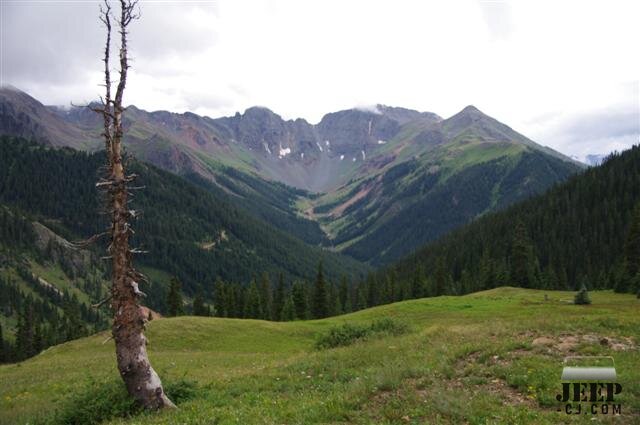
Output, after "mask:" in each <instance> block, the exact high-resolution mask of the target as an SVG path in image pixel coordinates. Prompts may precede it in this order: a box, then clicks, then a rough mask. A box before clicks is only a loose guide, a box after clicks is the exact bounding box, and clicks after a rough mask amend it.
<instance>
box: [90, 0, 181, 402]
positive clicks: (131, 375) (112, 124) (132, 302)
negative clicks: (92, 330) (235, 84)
mask: <svg viewBox="0 0 640 425" xmlns="http://www.w3.org/2000/svg"><path fill="white" fill-rule="evenodd" d="M136 3H137V1H136V0H120V11H121V13H120V16H118V17H116V18H115V20H116V22H117V25H118V27H119V31H120V57H119V62H120V78H119V81H118V86H117V90H116V95H115V99H111V80H110V73H109V53H110V41H111V19H112V18H113V17H112V15H111V8H110V6H109V3H108V0H105V7H104V8H101V16H100V19H101V21H102V22H103V23H104V25H105V27H106V28H107V43H106V48H105V58H104V62H105V85H106V98H105V99H103V102H102V104H103V105H102V108H98V109H96V110H97V112H100V113H102V115H103V117H104V137H105V147H106V151H107V169H108V177H107V179H103V180H102V181H100V182H99V183H98V184H97V186H98V187H102V188H105V187H106V188H107V192H108V205H109V209H110V214H111V229H110V232H109V234H110V242H111V243H110V245H109V248H108V252H109V254H110V256H111V260H112V266H113V267H112V286H111V308H112V310H113V314H114V317H113V325H112V328H111V331H112V335H113V339H114V341H115V345H116V359H117V364H118V371H119V372H120V376H121V377H122V379H123V380H124V382H125V385H126V387H127V391H128V392H129V394H130V395H131V396H133V397H134V398H135V399H136V400H137V401H138V402H139V403H140V404H141V405H142V406H144V407H145V408H147V409H154V410H157V409H161V408H166V407H175V405H174V404H173V403H172V402H171V400H169V398H168V397H167V396H166V394H165V393H164V390H163V388H162V383H161V381H160V377H159V376H158V374H157V373H156V372H155V370H153V367H151V364H150V363H149V358H148V356H147V349H146V343H147V340H146V338H145V336H144V328H145V323H146V319H147V318H146V317H145V316H144V314H143V313H142V310H141V308H140V305H139V299H140V298H141V297H142V296H144V293H143V292H142V291H141V290H140V288H139V282H142V281H146V278H145V277H144V276H143V275H142V274H141V273H139V272H137V271H136V270H135V269H134V267H133V261H132V257H133V253H134V252H135V250H132V249H131V248H130V246H129V237H130V235H132V234H133V230H132V229H131V226H130V223H129V220H130V219H132V218H134V217H135V212H134V211H132V210H129V206H128V202H129V199H128V198H129V192H128V188H127V184H128V183H130V182H131V181H133V180H134V179H135V176H134V175H129V176H127V175H126V173H125V167H124V164H123V161H122V137H123V135H124V130H123V123H122V114H123V112H124V108H123V106H122V99H123V94H124V90H125V86H126V82H127V70H128V68H129V66H128V57H127V34H128V33H127V27H128V25H129V24H130V23H131V21H132V20H134V19H137V18H138V15H137V14H136V13H135V7H136Z"/></svg>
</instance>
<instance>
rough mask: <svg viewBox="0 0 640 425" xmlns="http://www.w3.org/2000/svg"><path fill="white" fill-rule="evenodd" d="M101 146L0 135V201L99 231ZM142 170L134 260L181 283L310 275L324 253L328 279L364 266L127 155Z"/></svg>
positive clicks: (74, 231) (77, 230)
mask: <svg viewBox="0 0 640 425" xmlns="http://www.w3.org/2000/svg"><path fill="white" fill-rule="evenodd" d="M102 163H103V157H102V155H101V154H88V153H83V152H78V151H74V150H71V149H48V148H45V147H42V146H39V145H36V144H33V143H29V142H26V141H24V140H14V139H10V138H3V139H2V141H1V143H0V203H2V204H6V205H10V206H13V207H17V208H20V209H22V210H24V211H26V212H28V213H30V214H33V215H34V216H35V217H36V218H37V219H38V220H41V221H42V222H43V223H45V224H46V225H47V226H50V227H51V228H52V229H53V230H54V231H56V232H58V233H59V234H61V235H62V236H65V237H67V239H70V240H78V239H81V238H84V237H88V236H90V235H92V234H97V233H100V232H101V231H102V229H103V228H104V226H106V223H105V222H104V221H102V220H103V219H104V216H103V215H100V214H99V212H100V208H101V207H100V205H101V203H100V200H99V196H98V193H97V191H96V189H95V182H96V181H97V177H98V169H99V167H100V166H102ZM130 170H131V172H134V173H137V174H139V175H140V176H141V177H140V179H139V181H138V182H137V184H140V185H141V186H146V188H145V190H140V191H135V195H134V203H133V206H134V208H136V209H137V210H140V211H142V213H143V216H142V219H140V220H138V221H137V222H136V223H135V225H134V226H135V229H136V232H137V233H136V237H135V238H134V242H133V243H134V245H135V246H142V247H144V249H146V250H148V251H150V252H151V253H152V254H151V255H143V256H140V257H139V260H138V261H139V264H142V265H143V266H149V267H153V268H155V269H159V270H163V271H165V272H166V273H168V274H170V275H176V276H178V277H179V278H180V279H181V280H182V282H183V287H184V289H185V291H186V292H187V293H188V294H194V293H195V292H196V291H198V290H199V289H202V290H203V291H204V293H205V294H208V293H210V291H211V285H212V283H213V281H214V280H215V279H216V277H220V278H222V279H224V280H226V281H234V282H247V281H249V280H250V279H251V278H252V277H253V276H254V275H256V274H260V273H262V272H268V273H270V274H271V275H272V276H277V275H278V274H279V273H283V274H284V276H285V278H286V279H287V280H293V279H308V278H311V277H312V276H314V275H315V272H316V269H317V265H318V262H319V261H320V259H323V260H324V264H325V268H326V273H327V274H328V275H329V276H331V277H332V278H333V279H336V280H337V279H338V278H339V277H340V276H342V275H347V276H354V277H355V276H358V275H359V273H362V272H365V271H366V270H367V268H366V267H364V266H362V265H361V264H359V263H357V262H356V261H353V260H351V259H349V258H348V257H343V256H340V255H337V254H334V253H330V252H326V251H324V250H322V249H321V248H317V247H311V246H309V245H307V244H305V243H304V242H302V241H301V240H299V239H297V238H295V237H293V236H290V235H289V234H285V233H283V232H281V231H279V230H277V229H275V228H274V227H271V226H270V225H268V224H266V223H264V222H263V221H260V220H258V219H255V218H253V217H251V216H250V215H248V214H247V213H246V212H244V211H243V210H242V209H240V208H238V207H236V206H234V205H233V204H231V203H229V201H228V200H227V199H225V198H221V197H218V196H216V195H215V194H214V193H213V192H212V191H209V190H205V189H202V188H201V187H198V186H196V185H194V184H191V183H189V182H187V181H186V180H184V179H182V178H180V177H178V176H175V175H173V174H171V173H168V172H166V171H163V170H160V169H158V168H156V167H154V166H151V165H148V164H145V163H142V162H138V161H135V160H132V161H131V168H130Z"/></svg>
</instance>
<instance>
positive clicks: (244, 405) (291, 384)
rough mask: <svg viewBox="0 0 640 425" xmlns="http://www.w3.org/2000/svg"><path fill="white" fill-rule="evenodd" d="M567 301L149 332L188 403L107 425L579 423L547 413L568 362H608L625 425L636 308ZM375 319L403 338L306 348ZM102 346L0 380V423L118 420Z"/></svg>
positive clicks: (394, 309)
mask: <svg viewBox="0 0 640 425" xmlns="http://www.w3.org/2000/svg"><path fill="white" fill-rule="evenodd" d="M573 295H574V294H573V293H570V292H556V291H534V290H526V289H515V288H498V289H494V290H491V291H485V292H481V293H477V294H473V295H467V296H462V297H438V298H431V299H421V300H414V301H406V302H401V303H395V304H391V305H387V306H382V307H377V308H372V309H368V310H364V311H361V312H358V313H354V314H350V315H347V316H340V317H335V318H331V319H325V320H320V321H300V322H290V323H272V322H263V321H251V320H234V319H218V318H193V317H182V318H177V319H161V320H156V321H152V322H151V323H150V324H149V331H148V336H149V341H150V344H149V347H148V348H149V354H150V357H151V360H152V361H153V362H154V365H155V366H156V368H157V369H158V370H160V371H161V372H160V373H161V375H162V377H163V379H164V381H165V382H167V383H169V386H171V385H172V384H171V383H172V382H173V383H174V384H173V385H174V386H175V385H176V384H175V383H176V382H179V381H180V380H181V379H187V380H190V381H194V382H195V385H196V387H195V391H192V392H188V391H187V392H184V391H183V392H182V400H183V401H182V402H181V403H180V404H179V410H177V411H174V412H164V413H162V414H159V415H153V414H152V415H141V416H138V417H135V418H132V419H129V420H124V419H116V418H113V419H112V420H110V421H107V423H136V424H152V423H153V424H159V423H165V424H174V423H212V422H213V423H221V424H227V423H243V424H254V423H256V424H257V423H338V422H339V423H363V424H364V423H414V424H421V423H425V421H431V422H432V423H433V422H435V423H442V424H459V423H465V422H467V423H486V422H491V423H495V424H513V423H521V424H558V423H576V421H578V423H582V422H580V420H579V419H578V420H576V418H574V417H570V416H569V415H566V414H564V413H559V412H557V408H558V407H560V405H559V403H558V402H557V401H556V399H555V396H556V394H557V393H558V392H559V391H560V389H561V385H560V373H561V370H562V360H563V358H564V356H565V355H568V354H572V353H589V354H593V355H612V356H613V357H614V358H615V364H616V369H617V373H618V377H619V382H620V383H621V384H622V386H623V392H622V393H621V394H620V395H619V396H617V397H616V403H618V402H619V403H620V404H621V406H622V416H621V417H619V418H617V419H618V420H617V421H616V423H625V424H631V423H637V421H638V420H640V417H639V416H638V411H639V409H640V404H639V403H640V372H639V371H640V356H638V343H639V342H640V333H639V329H640V314H638V313H640V311H639V304H638V300H636V299H635V298H634V297H632V296H630V295H619V294H613V293H611V292H607V291H600V292H592V294H591V295H592V299H593V305H592V306H576V305H572V304H570V303H568V301H570V300H571V299H572V298H573ZM381 317H387V318H392V319H393V320H394V321H396V322H397V323H406V324H407V325H408V326H409V332H408V333H407V334H404V335H400V336H385V337H381V338H373V339H371V340H368V341H365V342H358V343H355V344H353V345H351V346H347V347H343V348H335V349H327V350H322V351H317V350H315V349H314V348H313V345H314V341H315V340H316V338H317V336H318V335H319V334H323V333H326V332H327V331H328V329H330V328H331V327H332V326H336V325H340V324H344V323H349V324H352V325H357V324H368V323H371V321H372V320H374V319H377V318H381ZM605 338H606V340H605ZM105 339H106V334H105V333H102V334H98V335H95V336H92V337H89V338H84V339H81V340H77V341H73V342H70V343H66V344H63V345H59V346H56V347H52V348H50V349H49V350H47V351H46V352H44V353H42V354H40V355H38V356H37V357H35V358H33V359H30V360H28V361H25V362H23V363H20V364H16V365H3V366H0V381H2V382H3V385H2V386H1V387H0V423H7V424H8V423H11V424H24V423H26V422H27V421H30V423H33V419H34V418H36V417H38V416H40V417H41V418H45V417H46V418H49V421H50V422H49V423H55V421H54V419H53V416H54V415H53V412H55V411H56V410H61V411H62V412H61V413H60V414H61V415H62V416H59V420H66V421H70V420H71V419H72V418H73V416H71V414H74V415H76V416H75V418H79V417H81V416H80V415H83V414H84V415H88V417H90V418H93V419H96V418H98V415H100V413H101V412H104V408H100V406H105V405H107V404H109V403H111V406H110V407H109V408H108V411H110V412H112V411H113V410H115V411H116V412H118V411H122V409H125V410H126V408H125V407H123V403H122V401H120V402H119V404H117V405H115V406H114V405H113V402H114V401H115V400H123V398H122V396H121V394H122V392H123V391H124V390H123V388H121V384H120V382H119V379H118V376H117V372H116V369H115V367H114V366H115V359H114V350H113V342H107V343H103V341H104V340H105ZM185 398H186V400H185ZM124 405H125V406H126V402H125V403H124ZM64 415H67V416H64ZM108 416H109V415H108V414H107V417H108ZM590 418H591V416H588V417H586V416H585V417H583V418H580V419H582V420H584V421H585V423H586V422H588V423H593V422H592V421H591V420H590ZM598 418H600V416H598ZM76 420H81V419H76ZM85 420H86V416H85Z"/></svg>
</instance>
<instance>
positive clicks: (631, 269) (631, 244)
mask: <svg viewBox="0 0 640 425" xmlns="http://www.w3.org/2000/svg"><path fill="white" fill-rule="evenodd" d="M624 263H625V274H626V276H625V278H626V279H628V280H629V284H628V285H627V286H628V289H629V290H631V291H633V292H637V291H638V290H639V289H640V288H638V287H637V286H636V283H635V278H636V276H637V275H638V274H639V273H640V203H638V204H637V205H636V207H635V208H634V210H633V216H632V219H631V226H630V227H629V233H628V234H627V239H626V241H625V244H624Z"/></svg>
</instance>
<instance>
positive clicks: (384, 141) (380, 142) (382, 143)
mask: <svg viewBox="0 0 640 425" xmlns="http://www.w3.org/2000/svg"><path fill="white" fill-rule="evenodd" d="M385 143H387V141H386V140H378V144H379V145H384V144H385Z"/></svg>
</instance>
